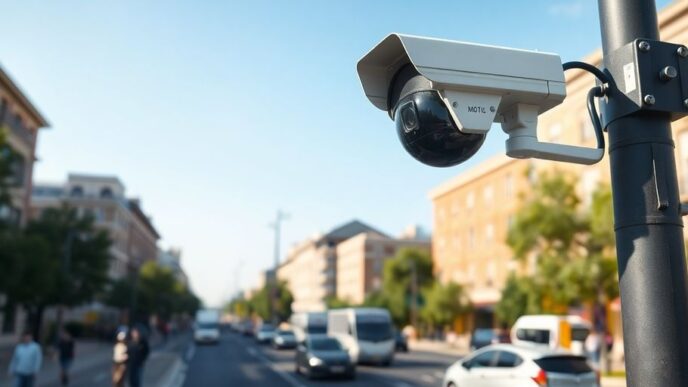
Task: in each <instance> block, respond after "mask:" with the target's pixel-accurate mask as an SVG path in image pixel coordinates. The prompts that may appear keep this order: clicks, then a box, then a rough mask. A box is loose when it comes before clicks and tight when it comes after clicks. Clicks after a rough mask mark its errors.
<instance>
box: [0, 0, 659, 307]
mask: <svg viewBox="0 0 688 387" xmlns="http://www.w3.org/2000/svg"><path fill="white" fill-rule="evenodd" d="M666 3H668V1H667V0H663V1H659V2H658V7H661V6H663V5H665V4H666ZM0 9H2V14H3V18H2V19H3V21H2V23H0V36H3V38H2V39H0V63H1V64H2V66H3V67H4V68H5V69H6V70H7V71H8V72H9V73H10V74H11V75H12V76H13V78H14V79H15V81H17V82H18V83H19V84H20V86H21V87H22V89H23V90H24V91H25V92H26V93H27V94H28V95H29V96H30V98H31V99H32V101H34V102H35V104H36V105H37V106H38V107H39V109H40V110H41V111H42V112H44V114H45V115H46V116H47V117H48V119H49V120H50V122H51V124H52V128H51V129H49V130H45V131H43V132H42V133H41V136H40V139H39V146H38V154H39V158H40V161H39V163H38V164H37V165H36V171H35V177H36V180H38V181H62V180H64V179H65V178H66V175H67V173H68V172H83V173H96V174H114V175H118V176H119V177H120V178H121V179H122V180H123V181H124V182H125V184H126V186H127V189H128V193H129V194H130V195H132V196H139V197H141V198H142V200H143V206H144V208H145V210H146V211H147V212H148V213H149V214H150V215H151V216H152V217H153V221H154V223H155V225H156V226H157V227H158V228H159V230H160V233H161V234H162V235H163V240H162V242H161V245H162V246H164V247H165V246H179V247H181V248H182V249H183V251H184V257H183V260H184V261H183V262H184V266H185V267H186V269H187V271H188V273H189V274H190V276H191V280H192V283H193V286H194V289H195V290H196V291H197V292H198V293H199V294H200V295H201V296H202V297H203V298H204V300H205V301H206V302H207V303H209V304H211V305H216V304H219V303H220V302H221V301H222V300H224V299H226V298H227V297H229V295H230V294H231V292H232V291H233V290H235V289H236V288H237V287H239V288H241V287H246V286H249V285H252V284H254V283H255V281H256V278H257V273H258V271H259V270H260V269H264V268H267V267H269V266H270V264H271V262H272V259H273V258H272V251H273V250H272V248H273V247H272V240H273V239H272V231H271V230H270V229H269V228H268V223H270V221H271V220H272V218H273V217H274V214H275V211H276V210H277V209H278V208H282V209H284V210H286V211H287V212H288V213H290V214H291V218H290V220H288V221H287V222H286V223H285V224H284V233H283V244H282V251H283V252H285V251H286V249H287V248H288V246H289V245H291V244H292V243H294V242H297V241H299V240H301V239H303V238H305V237H307V236H309V235H311V234H313V233H314V232H317V231H323V230H326V229H329V228H331V227H333V226H336V225H338V224H340V223H343V222H346V221H348V220H350V219H352V218H358V219H361V220H363V221H365V222H368V223H369V224H371V225H373V226H377V227H379V228H381V229H382V230H384V231H387V232H389V233H392V234H396V233H398V232H399V231H400V230H401V229H402V228H403V227H404V226H405V225H408V224H411V223H416V224H420V225H423V226H425V227H429V226H430V225H431V203H430V201H429V200H428V198H427V193H428V191H429V190H430V189H431V188H432V187H434V186H436V185H438V184H439V183H441V182H443V181H445V180H446V179H449V178H451V177H453V176H456V175H457V174H460V173H461V172H462V171H464V170H465V169H466V168H469V167H470V166H472V165H475V164H476V163H478V162H480V161H482V160H485V159H486V158H489V157H490V156H492V155H494V154H496V153H497V152H503V141H504V139H505V138H504V134H503V133H501V130H499V128H498V127H496V128H495V129H497V130H492V131H491V133H490V135H489V136H488V141H487V142H486V145H485V146H484V147H483V149H482V150H481V151H480V152H479V154H478V155H477V156H476V157H474V158H473V159H472V160H471V161H469V162H468V163H466V164H464V165H462V166H459V167H455V168H450V169H432V168H430V167H426V166H424V165H421V164H419V163H417V162H416V161H415V160H413V159H412V158H411V157H410V156H407V155H406V154H405V153H404V151H403V149H402V148H401V146H400V145H399V143H398V140H397V139H396V134H395V132H394V127H393V125H392V122H391V121H390V120H389V118H388V117H387V115H386V114H384V113H383V112H381V111H378V110H376V109H375V108H373V107H372V105H370V104H369V102H368V101H367V99H366V98H365V96H364V95H363V93H362V91H361V86H360V83H359V81H358V78H357V75H356V71H355V65H356V62H357V60H358V59H359V58H360V57H361V56H362V55H363V54H364V53H365V52H366V51H367V50H368V49H370V48H371V47H372V46H373V45H374V44H375V43H377V42H378V41H379V40H381V39H382V38H383V37H384V36H385V35H387V34H388V33H390V32H403V33H408V34H415V35H428V36H433V37H441V38H446V39H456V40H464V41H472V42H479V43H485V44H495V45H502V46H513V47H517V48H524V49H538V50H541V51H548V52H556V53H559V54H560V55H561V56H562V59H563V60H564V61H566V60H573V59H578V58H580V57H582V56H584V55H586V54H588V53H590V52H592V51H593V50H595V49H596V48H597V47H598V46H599V45H600V38H599V23H598V17H597V9H596V2H595V1H592V0H529V1H506V0H503V1H498V0H483V1H480V2H474V1H470V2H469V1H444V2H440V1H423V2H420V1H416V2H411V1H403V0H397V1H365V0H355V1H338V2H335V1H315V0H313V1H303V0H296V1H255V0H252V1H243V2H239V1H236V2H232V1H175V2H169V1H145V2H142V1H117V2H114V1H112V2H104V1H64V2H45V1H35V0H29V1H21V2H14V1H5V0H0ZM237 273H238V274H237ZM235 278H239V283H238V284H236V283H234V279H235Z"/></svg>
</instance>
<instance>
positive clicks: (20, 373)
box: [8, 331, 43, 387]
mask: <svg viewBox="0 0 688 387" xmlns="http://www.w3.org/2000/svg"><path fill="white" fill-rule="evenodd" d="M42 362H43V354H42V352H41V346H40V345H38V343H36V342H35V341H34V340H33V335H32V334H31V332H28V331H27V332H25V333H24V334H23V335H22V339H21V342H20V343H19V344H17V347H16V348H15V349H14V353H13V354H12V360H10V365H9V369H8V372H9V374H10V375H12V376H13V377H14V385H15V387H33V385H34V381H35V379H36V373H38V370H40V369H41V363H42Z"/></svg>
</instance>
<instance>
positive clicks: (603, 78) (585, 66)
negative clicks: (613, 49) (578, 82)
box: [562, 61, 613, 86]
mask: <svg viewBox="0 0 688 387" xmlns="http://www.w3.org/2000/svg"><path fill="white" fill-rule="evenodd" d="M562 66H563V67H564V71H566V70H571V69H580V70H585V71H587V72H589V73H591V74H592V75H594V76H595V78H597V79H599V81H600V82H602V83H606V84H608V85H609V86H612V84H613V82H612V79H611V78H610V77H609V76H608V75H607V74H605V73H604V72H602V70H600V69H598V68H597V67H595V66H593V65H591V64H590V63H585V62H579V61H572V62H566V63H564V64H563V65H562Z"/></svg>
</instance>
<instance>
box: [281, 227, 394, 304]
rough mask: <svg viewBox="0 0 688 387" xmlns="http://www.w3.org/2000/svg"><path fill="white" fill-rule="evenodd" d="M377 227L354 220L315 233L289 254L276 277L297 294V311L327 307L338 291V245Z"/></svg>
mask: <svg viewBox="0 0 688 387" xmlns="http://www.w3.org/2000/svg"><path fill="white" fill-rule="evenodd" d="M366 232H372V233H377V234H380V235H384V234H383V233H381V232H380V231H378V230H375V229H374V228H372V227H370V226H368V225H366V224H364V223H362V222H360V221H357V220H353V221H351V222H348V223H346V224H344V225H341V226H339V227H336V228H334V229H333V230H331V231H329V232H327V233H325V234H317V235H314V236H312V237H310V238H308V239H306V240H304V241H302V242H300V243H299V244H297V245H296V246H294V247H293V248H291V249H290V250H289V252H288V253H287V259H286V260H285V261H284V262H283V263H282V264H281V265H280V266H279V267H278V268H277V279H278V280H280V281H286V282H287V286H288V287H289V290H290V291H291V293H292V295H293V296H294V303H293V304H292V310H293V311H294V312H311V311H322V310H325V308H326V306H325V300H326V299H327V297H330V296H335V295H336V294H337V246H338V245H339V244H340V243H341V242H343V241H345V240H347V239H349V238H351V237H353V236H355V235H359V234H361V233H366Z"/></svg>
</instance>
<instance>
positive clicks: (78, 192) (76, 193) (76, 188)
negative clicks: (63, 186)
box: [69, 185, 84, 198]
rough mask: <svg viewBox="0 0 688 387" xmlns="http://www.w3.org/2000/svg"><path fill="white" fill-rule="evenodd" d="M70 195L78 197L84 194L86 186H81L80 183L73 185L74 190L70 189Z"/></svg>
mask: <svg viewBox="0 0 688 387" xmlns="http://www.w3.org/2000/svg"><path fill="white" fill-rule="evenodd" d="M69 196H72V197H77V198H78V197H82V196H84V188H83V187H81V186H80V185H77V186H74V187H72V190H71V191H70V193H69Z"/></svg>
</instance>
